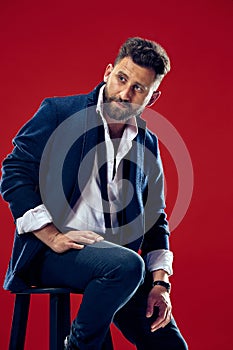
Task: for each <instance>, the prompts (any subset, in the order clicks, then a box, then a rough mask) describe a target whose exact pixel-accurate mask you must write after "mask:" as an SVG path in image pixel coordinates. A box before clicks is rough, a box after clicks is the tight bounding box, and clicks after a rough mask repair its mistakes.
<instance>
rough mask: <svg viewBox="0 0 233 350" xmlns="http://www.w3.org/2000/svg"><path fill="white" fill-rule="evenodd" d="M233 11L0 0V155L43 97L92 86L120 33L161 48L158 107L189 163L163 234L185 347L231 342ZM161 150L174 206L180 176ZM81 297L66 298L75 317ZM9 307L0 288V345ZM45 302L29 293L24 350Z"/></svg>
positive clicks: (214, 5) (120, 342) (7, 222)
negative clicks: (188, 179)
mask: <svg viewBox="0 0 233 350" xmlns="http://www.w3.org/2000/svg"><path fill="white" fill-rule="evenodd" d="M232 7H233V2H232V1H231V0H197V1H195V2H190V1H186V0H177V1H172V0H166V1H156V0H154V1H151V0H148V1H146V2H135V1H128V2H126V1H124V2H109V1H106V0H104V1H100V2H94V1H92V2H91V1H89V2H87V1H86V2H83V3H82V4H80V3H79V2H78V1H76V0H66V1H64V2H62V1H59V0H56V1H55V0H47V1H45V0H41V1H38V2H35V1H29V0H24V1H23V0H21V1H19V0H13V1H7V2H6V1H2V2H1V11H0V33H1V55H0V60H1V65H0V67H1V110H2V112H1V137H0V140H1V141H0V142H1V149H0V152H1V154H0V158H1V160H2V159H3V158H4V157H5V156H6V154H7V153H8V152H10V151H11V139H12V138H13V136H14V135H15V133H16V132H17V130H18V129H19V127H21V125H22V124H23V123H24V122H26V121H27V120H28V119H29V118H30V117H31V115H32V114H33V113H34V112H35V111H36V109H37V108H38V106H39V104H40V102H41V100H42V99H43V98H45V97H47V96H54V95H67V94H76V93H81V92H88V91H90V90H91V89H92V88H93V87H94V86H95V85H96V84H97V83H98V82H99V81H100V80H101V79H102V75H103V72H104V68H105V66H106V65H107V64H108V63H110V62H112V61H113V59H114V57H115V55H116V53H117V50H118V47H119V45H120V44H121V43H122V42H123V41H124V40H125V39H126V38H127V37H129V36H136V35H139V36H143V37H147V38H149V39H154V40H156V41H158V42H160V43H161V44H162V45H163V46H164V47H165V48H166V49H167V51H168V53H169V55H170V57H171V60H172V67H173V68H172V72H171V73H169V75H168V76H167V78H166V80H165V81H164V82H163V83H162V85H161V89H162V91H163V94H162V97H161V98H160V100H159V101H158V102H157V104H156V106H155V110H157V111H158V112H159V113H161V114H162V115H163V116H165V117H166V118H168V119H169V120H170V121H171V123H172V124H173V125H174V126H175V127H176V129H177V130H178V132H179V133H180V135H181V136H182V138H183V140H184V141H185V143H186V145H187V147H188V150H189V152H190V155H191V159H192V163H193V167H194V180H195V181H194V192H193V197H192V201H191V205H190V207H189V210H188V212H187V213H186V215H185V217H184V219H183V221H182V222H181V224H180V225H179V227H178V228H176V229H175V231H174V232H173V235H172V238H171V245H172V250H173V251H174V254H175V262H174V268H175V275H174V276H173V277H172V284H173V290H172V301H173V310H174V315H175V317H176V319H177V322H178V324H179V326H180V328H181V330H182V332H183V334H184V336H185V337H186V339H187V341H188V343H189V345H190V349H191V350H194V349H195V350H215V349H216V350H217V349H218V350H219V349H224V350H228V349H229V350H230V349H232V348H233V342H232V334H231V327H232V311H233V310H232V300H231V299H232V292H233V288H232V285H233V283H232V272H231V269H232V265H231V263H232V260H233V258H232V222H231V223H230V220H231V217H232V212H231V209H232V202H231V198H232V195H233V193H232V187H231V182H232V159H231V157H230V152H229V151H230V150H231V140H232V101H231V100H230V93H231V86H232V62H233V60H232V59H233V57H232ZM155 128H156V126H155ZM154 131H156V130H154ZM161 148H162V154H163V157H164V167H165V171H166V173H167V182H168V213H170V211H171V209H172V205H173V202H174V199H175V196H176V191H177V189H176V187H177V181H176V173H175V167H174V164H173V163H172V160H171V158H170V156H169V154H168V152H167V151H166V149H165V148H164V147H163V145H161ZM174 179H175V180H174ZM0 215H1V238H0V239H1V254H0V259H1V260H0V283H1V284H2V282H3V278H4V274H5V270H6V267H7V262H8V259H9V257H10V253H11V245H12V240H13V230H14V227H13V223H12V218H11V215H10V213H9V210H8V208H7V205H6V203H4V202H3V201H1V212H0ZM77 302H78V300H77V298H73V299H72V310H73V313H75V310H76V308H77ZM12 308H13V296H12V295H10V293H8V292H6V291H3V290H2V289H1V290H0V310H1V327H0V348H1V349H2V350H5V349H7V343H8V339H9V331H10V324H11V315H12ZM47 308H48V300H47V297H46V296H43V297H42V296H41V297H36V296H35V297H33V300H32V304H31V312H30V319H29V326H28V333H27V340H26V350H30V349H33V350H37V349H45V350H46V349H48V345H47V344H48V316H47V315H48V312H47ZM113 336H114V343H115V344H116V349H117V350H128V349H133V347H132V346H131V345H129V344H128V343H127V342H126V341H125V340H124V339H123V338H122V336H121V335H120V334H119V333H118V332H116V331H115V330H114V333H113Z"/></svg>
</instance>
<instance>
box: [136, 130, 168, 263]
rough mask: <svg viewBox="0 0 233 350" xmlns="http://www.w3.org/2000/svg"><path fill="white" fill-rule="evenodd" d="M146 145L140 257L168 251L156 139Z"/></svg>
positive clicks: (162, 179) (161, 176)
mask: <svg viewBox="0 0 233 350" xmlns="http://www.w3.org/2000/svg"><path fill="white" fill-rule="evenodd" d="M150 136H151V137H150V139H151V140H152V141H151V142H150V143H147V144H146V152H145V157H146V169H149V170H148V171H147V173H148V182H147V188H146V191H145V195H144V213H145V235H144V240H143V243H142V246H141V251H142V255H143V256H144V255H146V254H147V253H149V252H151V251H153V250H157V249H169V235H170V231H169V226H168V221H167V216H166V213H165V207H166V205H165V199H164V172H163V166H162V161H161V157H160V152H159V146H158V139H157V137H156V136H155V135H153V134H152V135H150Z"/></svg>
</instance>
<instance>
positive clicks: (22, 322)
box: [9, 294, 30, 350]
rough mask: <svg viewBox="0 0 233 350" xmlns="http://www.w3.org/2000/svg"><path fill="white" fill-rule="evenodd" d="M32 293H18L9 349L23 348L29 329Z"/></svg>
mask: <svg viewBox="0 0 233 350" xmlns="http://www.w3.org/2000/svg"><path fill="white" fill-rule="evenodd" d="M29 304H30V294H16V296H15V305H14V313H13V319H12V324H11V335H10V344H9V350H23V349H24V342H25V335H26V329H27V320H28V310H29Z"/></svg>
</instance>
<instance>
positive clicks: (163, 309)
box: [146, 286, 172, 332]
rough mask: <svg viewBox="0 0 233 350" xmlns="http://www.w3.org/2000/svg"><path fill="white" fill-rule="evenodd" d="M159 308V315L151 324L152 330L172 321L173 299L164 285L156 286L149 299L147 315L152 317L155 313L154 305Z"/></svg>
mask: <svg viewBox="0 0 233 350" xmlns="http://www.w3.org/2000/svg"><path fill="white" fill-rule="evenodd" d="M156 306H157V307H158V308H159V313H158V317H157V319H156V321H155V322H153V323H152V325H151V332H155V331H156V330H157V329H159V328H161V327H162V328H163V327H165V326H166V325H167V324H168V323H169V322H170V321H171V310H172V306H171V301H170V296H169V293H168V292H167V291H166V289H165V288H164V287H162V286H154V287H153V289H152V290H151V291H150V293H149V296H148V299H147V310H146V317H151V316H152V315H153V313H154V307H156Z"/></svg>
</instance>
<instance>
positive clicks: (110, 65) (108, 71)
mask: <svg viewBox="0 0 233 350" xmlns="http://www.w3.org/2000/svg"><path fill="white" fill-rule="evenodd" d="M112 70H113V65H112V64H111V63H109V64H108V65H107V67H106V69H105V72H104V82H105V83H107V80H108V77H109V75H110V74H111V72H112Z"/></svg>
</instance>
